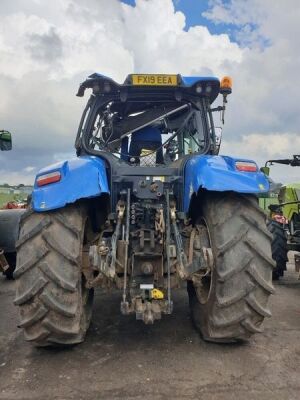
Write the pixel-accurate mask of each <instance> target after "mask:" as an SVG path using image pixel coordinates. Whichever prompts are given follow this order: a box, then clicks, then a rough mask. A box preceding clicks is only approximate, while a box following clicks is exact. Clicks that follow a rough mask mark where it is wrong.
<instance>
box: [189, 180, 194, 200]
mask: <svg viewBox="0 0 300 400" xmlns="http://www.w3.org/2000/svg"><path fill="white" fill-rule="evenodd" d="M193 193H194V188H193V184H192V182H191V184H190V191H189V197H191V196H192V194H193Z"/></svg>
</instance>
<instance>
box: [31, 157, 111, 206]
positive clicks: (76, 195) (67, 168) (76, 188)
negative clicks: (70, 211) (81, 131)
mask: <svg viewBox="0 0 300 400" xmlns="http://www.w3.org/2000/svg"><path fill="white" fill-rule="evenodd" d="M56 171H59V172H60V174H61V180H60V181H59V182H55V183H50V184H48V185H45V186H41V187H39V186H38V185H37V179H38V178H39V177H40V176H42V175H45V174H48V173H52V172H56ZM103 193H109V187H108V181H107V172H106V168H105V163H104V161H103V160H102V159H101V158H98V157H94V156H83V157H77V158H73V159H71V160H68V161H63V162H59V163H57V164H53V165H50V166H48V167H46V168H43V169H42V170H40V171H39V173H38V174H37V176H36V180H35V184H34V190H33V192H32V207H33V209H34V211H37V212H42V211H49V210H54V209H57V208H61V207H64V206H65V205H67V204H70V203H74V202H75V201H76V200H79V199H83V198H90V197H96V196H100V195H101V194H103Z"/></svg>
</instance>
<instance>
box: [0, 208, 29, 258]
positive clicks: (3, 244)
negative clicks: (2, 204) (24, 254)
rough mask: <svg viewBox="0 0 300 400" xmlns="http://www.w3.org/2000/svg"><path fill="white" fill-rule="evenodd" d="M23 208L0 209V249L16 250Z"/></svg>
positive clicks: (10, 251) (5, 250)
mask: <svg viewBox="0 0 300 400" xmlns="http://www.w3.org/2000/svg"><path fill="white" fill-rule="evenodd" d="M25 211H26V210H25V209H14V210H0V250H4V252H5V253H13V252H15V251H16V241H17V240H18V237H19V226H20V220H21V217H22V215H23V214H24V212H25Z"/></svg>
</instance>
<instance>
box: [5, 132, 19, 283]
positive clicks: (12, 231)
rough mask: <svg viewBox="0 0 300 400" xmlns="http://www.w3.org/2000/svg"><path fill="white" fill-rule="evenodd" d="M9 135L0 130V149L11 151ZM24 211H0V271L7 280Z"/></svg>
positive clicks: (13, 260)
mask: <svg viewBox="0 0 300 400" xmlns="http://www.w3.org/2000/svg"><path fill="white" fill-rule="evenodd" d="M11 148H12V139H11V133H10V132H8V131H5V130H0V149H1V150H2V151H7V150H11ZM23 213H24V210H5V211H4V210H0V271H2V272H3V274H4V275H5V276H6V277H7V278H8V279H12V278H13V271H14V269H15V266H16V247H15V245H16V240H17V238H18V234H19V223H20V218H21V215H22V214H23Z"/></svg>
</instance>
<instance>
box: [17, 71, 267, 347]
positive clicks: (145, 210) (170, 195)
mask: <svg viewBox="0 0 300 400" xmlns="http://www.w3.org/2000/svg"><path fill="white" fill-rule="evenodd" d="M86 89H91V90H92V94H91V96H90V98H89V100H88V102H87V105H86V107H85V109H84V111H83V115H82V118H81V121H80V124H79V129H78V133H77V137H76V142H75V147H76V152H77V157H76V158H73V159H70V160H67V161H64V162H59V163H57V164H54V165H51V166H48V167H46V168H44V169H42V170H41V171H40V172H39V173H38V175H37V176H36V180H35V187H34V191H33V194H32V204H31V208H30V210H28V211H27V212H26V214H25V215H24V217H23V218H22V221H21V227H20V237H19V241H18V244H17V248H18V254H17V267H16V271H15V278H16V281H17V282H16V284H17V289H16V298H15V304H16V305H17V306H18V307H19V311H20V325H19V326H20V327H22V328H23V330H24V334H25V339H26V340H28V341H31V342H32V343H33V344H34V345H36V346H49V345H59V344H63V345H73V344H75V343H79V342H82V341H83V340H84V337H85V334H86V331H87V329H88V327H89V323H90V320H91V315H92V304H93V293H94V289H95V288H96V287H103V288H109V287H113V288H117V289H119V291H120V310H121V313H122V314H124V315H129V314H135V316H136V319H138V320H142V321H143V322H144V323H146V324H152V323H154V321H155V320H159V319H160V318H161V316H162V314H171V313H172V312H173V291H174V290H176V289H177V288H180V287H181V286H182V285H183V284H185V285H186V287H187V292H188V296H189V304H190V309H191V315H192V320H193V322H194V325H195V327H196V328H197V329H198V330H199V332H200V333H201V335H202V337H203V338H204V339H205V340H208V341H214V342H234V341H239V340H245V339H248V338H249V337H250V336H251V335H252V334H254V333H256V332H260V331H261V324H262V322H263V320H264V318H265V317H268V316H270V311H269V309H268V306H267V303H268V298H269V295H270V294H271V293H272V292H273V287H272V269H273V266H274V262H273V260H272V256H271V245H270V242H271V234H270V233H269V231H268V230H267V228H266V223H265V214H264V213H263V211H262V210H261V209H260V208H259V206H258V201H257V195H258V194H261V193H264V192H267V191H268V190H269V183H268V180H267V178H266V176H265V175H264V174H263V173H261V172H260V171H259V170H258V167H257V165H256V163H255V162H254V161H251V160H245V159H240V158H232V157H227V156H219V155H218V152H219V147H220V135H217V133H216V129H215V127H214V122H213V113H214V112H218V111H219V112H221V116H222V119H224V110H225V104H226V103H227V96H228V94H230V93H231V79H230V78H229V77H225V78H223V79H222V81H221V82H220V81H219V79H217V78H210V77H185V76H181V75H145V74H131V75H129V76H128V77H127V78H126V80H125V82H124V83H123V84H118V83H116V82H115V81H114V80H112V79H110V78H108V77H106V76H103V75H100V74H97V73H95V74H93V75H91V76H89V77H88V79H87V80H86V81H85V82H83V83H82V84H81V85H80V87H79V90H78V93H77V95H78V96H83V95H84V92H85V90H86ZM219 94H221V95H222V96H223V105H222V106H217V107H214V108H213V107H212V103H213V102H214V101H215V100H216V98H217V96H218V95H219Z"/></svg>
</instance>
